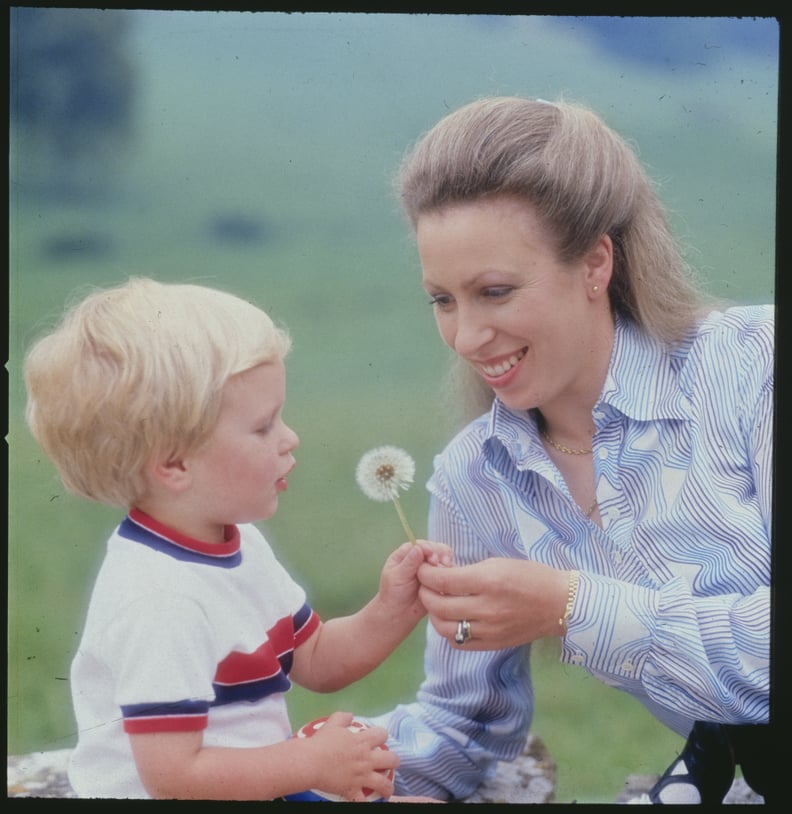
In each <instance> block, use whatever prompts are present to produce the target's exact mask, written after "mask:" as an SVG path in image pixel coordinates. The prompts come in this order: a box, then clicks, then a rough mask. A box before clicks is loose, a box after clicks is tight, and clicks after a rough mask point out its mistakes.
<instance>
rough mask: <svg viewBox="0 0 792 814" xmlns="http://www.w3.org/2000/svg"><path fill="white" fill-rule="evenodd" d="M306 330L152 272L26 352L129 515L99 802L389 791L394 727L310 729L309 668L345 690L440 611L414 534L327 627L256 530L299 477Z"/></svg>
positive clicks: (108, 593) (81, 685)
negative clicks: (297, 341) (294, 419)
mask: <svg viewBox="0 0 792 814" xmlns="http://www.w3.org/2000/svg"><path fill="white" fill-rule="evenodd" d="M289 346H290V340H289V337H288V335H287V334H286V333H285V332H284V331H283V330H281V329H279V328H277V327H276V326H275V325H274V324H273V322H272V321H271V320H270V318H269V317H268V316H267V315H266V314H265V313H264V312H263V311H261V310H259V309H258V308H256V307H254V306H253V305H251V304H250V303H248V302H245V301H243V300H241V299H239V298H237V297H234V296H232V295H230V294H227V293H224V292H222V291H218V290H213V289H210V288H205V287H201V286H195V285H166V284H161V283H158V282H155V281H153V280H148V279H132V280H130V281H129V282H128V283H127V284H125V285H122V286H120V287H118V288H115V289H108V290H100V291H97V292H95V293H92V294H91V295H89V296H88V297H87V298H86V299H85V300H83V301H82V302H81V303H79V304H78V305H76V306H75V307H73V308H72V309H71V310H70V311H69V312H68V313H67V314H66V316H65V318H64V319H63V321H62V323H61V324H60V326H59V327H58V328H57V329H56V330H55V331H54V332H53V333H51V334H49V335H48V336H45V337H44V338H43V339H40V340H39V341H38V342H37V343H36V344H35V345H34V346H33V348H32V349H31V350H30V352H29V354H28V357H27V359H26V365H25V379H26V384H27V388H28V408H27V418H28V423H29V425H30V428H31V430H32V432H33V434H34V435H35V437H36V439H37V440H38V441H39V443H40V444H41V446H42V447H43V449H44V450H45V451H46V452H47V454H48V455H49V456H50V457H51V458H52V460H53V462H54V463H55V465H56V467H57V468H58V470H59V473H60V475H61V477H62V479H63V481H64V483H65V485H66V486H67V488H69V489H70V490H71V491H73V492H74V493H76V494H78V495H82V496H84V497H87V498H91V499H93V500H97V501H100V502H104V503H108V504H111V505H115V506H118V507H120V508H122V509H123V510H124V511H125V512H127V515H126V517H125V519H124V520H123V521H122V522H121V524H120V525H119V526H118V528H116V530H115V531H114V532H113V534H112V536H111V537H110V539H109V541H108V544H107V551H106V555H105V559H104V561H103V564H102V567H101V570H100V572H99V575H98V577H97V580H96V584H95V586H94V589H93V593H92V596H91V602H90V607H89V610H88V616H87V620H86V624H85V630H84V633H83V637H82V641H81V643H80V646H79V649H78V651H77V654H76V656H75V658H74V661H73V664H72V671H71V689H72V697H73V702H74V710H75V715H76V718H77V725H78V730H79V740H78V743H77V746H76V748H75V750H74V753H73V757H72V762H71V766H70V775H69V776H70V780H71V783H72V785H73V787H74V789H75V791H76V792H77V794H78V795H79V796H81V797H112V798H131V797H157V798H192V799H223V800H231V799H254V800H265V799H277V798H282V797H285V796H287V795H289V794H295V793H299V792H302V791H303V790H306V789H311V788H319V789H322V790H324V791H327V792H331V793H335V794H338V795H341V796H343V797H344V798H345V799H348V800H351V801H359V800H363V793H362V790H363V789H364V788H368V789H372V790H373V791H375V792H378V793H379V794H381V795H382V796H389V795H390V794H391V793H392V791H393V784H392V782H391V780H389V779H388V778H387V777H386V775H385V773H384V772H383V771H382V770H388V769H392V768H394V767H395V766H396V765H397V764H398V758H397V757H396V755H395V754H394V753H393V752H391V751H388V750H387V749H382V748H380V747H381V745H382V744H384V742H385V740H386V731H385V730H384V729H381V728H371V729H367V730H365V731H363V732H361V733H353V732H352V731H349V730H348V729H347V725H348V724H349V723H350V721H351V720H352V716H351V715H349V714H348V713H340V712H339V713H334V714H333V715H331V716H330V718H329V720H328V721H327V723H326V724H325V725H324V726H323V727H322V728H321V729H320V730H319V731H318V732H317V733H316V735H314V736H313V737H311V738H302V739H298V738H291V737H290V735H291V731H292V730H291V727H290V724H289V719H288V715H287V710H286V704H285V699H284V694H285V692H286V691H287V690H288V689H289V687H290V685H291V681H295V682H297V683H298V684H300V685H302V686H304V687H307V688H309V689H311V690H316V691H319V692H331V691H334V690H337V689H339V688H341V687H344V686H346V685H348V684H350V683H352V682H354V681H356V680H357V679H359V678H361V677H362V676H364V675H366V674H367V673H369V672H370V671H371V670H372V669H374V668H375V667H376V666H377V665H378V664H380V663H381V662H382V661H383V660H384V659H385V658H386V657H387V656H388V655H389V654H390V653H391V652H392V651H393V650H394V649H395V648H396V647H397V645H398V644H399V643H400V642H401V641H402V640H403V639H404V638H405V637H406V636H407V634H408V633H409V632H410V631H411V630H412V629H413V628H414V627H415V625H416V624H417V622H418V621H419V620H420V619H421V618H422V617H423V615H424V608H423V606H422V605H421V603H420V600H419V598H418V582H417V578H416V571H417V569H418V567H419V566H420V565H421V564H422V563H423V562H424V561H427V562H429V563H431V564H435V565H436V564H445V563H448V562H450V551H449V549H448V548H447V547H445V546H441V545H438V544H433V543H428V542H425V541H419V544H418V545H417V546H413V545H412V544H411V543H405V544H404V545H402V546H401V547H400V548H398V549H397V550H396V551H395V552H393V553H392V554H391V555H390V557H389V558H388V559H387V561H386V563H385V565H384V568H383V570H382V574H381V577H380V584H379V591H378V593H377V594H376V595H375V596H374V598H373V599H372V600H371V601H370V602H369V603H368V604H367V605H366V606H365V607H364V608H362V609H361V610H360V611H358V612H357V613H355V614H353V615H351V616H347V617H344V618H339V619H333V620H329V621H326V622H324V623H322V622H321V621H320V619H319V618H318V616H317V614H316V612H315V611H314V610H312V609H311V607H310V605H309V604H308V603H307V602H306V597H305V593H304V591H303V590H302V589H301V588H300V587H299V586H298V585H297V584H296V583H295V582H294V581H293V580H292V579H291V578H290V576H289V575H288V573H287V572H286V571H285V570H284V568H283V567H282V566H281V565H280V564H279V562H278V560H277V559H276V558H275V556H274V555H273V552H272V550H271V549H270V546H269V545H268V543H267V542H266V540H265V539H264V538H263V536H262V535H261V534H260V532H259V531H258V530H257V529H256V528H255V527H254V526H253V525H251V523H253V522H254V521H259V520H263V519H265V518H269V517H271V516H272V515H273V514H274V513H275V511H276V509H277V507H278V500H279V496H280V494H281V493H282V492H284V491H285V490H286V486H287V478H288V475H289V473H290V472H291V470H292V469H293V468H294V465H295V460H294V457H293V454H292V453H293V452H294V450H295V448H296V447H297V444H298V438H297V435H296V434H295V433H294V432H293V431H292V430H291V429H290V428H289V427H288V426H287V425H286V424H285V423H284V420H283V417H282V410H283V404H284V398H285V371H284V357H285V356H286V354H287V352H288V350H289Z"/></svg>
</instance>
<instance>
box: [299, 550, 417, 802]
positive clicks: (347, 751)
mask: <svg viewBox="0 0 792 814" xmlns="http://www.w3.org/2000/svg"><path fill="white" fill-rule="evenodd" d="M410 545H412V543H411V544H410ZM352 718H353V716H352V715H351V714H350V713H348V712H334V713H333V714H332V715H330V716H329V717H328V719H327V720H326V721H325V722H324V724H323V725H322V728H321V729H319V730H317V732H316V734H314V735H313V736H312V737H310V738H308V739H306V740H305V744H306V746H310V747H311V748H313V749H314V755H315V757H314V758H313V760H314V765H315V767H316V781H315V783H312V784H311V785H312V786H313V787H314V788H319V789H322V790H323V791H325V792H330V793H331V794H337V795H339V796H341V797H343V798H344V799H345V800H349V801H350V802H353V803H362V802H365V795H364V794H363V789H367V790H371V791H374V792H376V793H377V794H378V795H379V796H381V797H390V796H391V794H393V781H392V780H390V779H388V777H387V776H386V775H385V774H384V773H383V770H385V771H387V770H388V769H395V768H396V767H397V766H398V765H399V756H398V755H397V754H396V753H395V752H391V751H389V750H388V749H382V748H381V747H382V746H384V744H385V741H386V740H387V739H388V732H387V730H386V729H383V728H382V727H380V726H374V727H369V728H367V729H363V730H362V731H359V732H351V731H350V730H349V729H347V727H348V726H349V724H351V723H352Z"/></svg>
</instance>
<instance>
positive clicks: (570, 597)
mask: <svg viewBox="0 0 792 814" xmlns="http://www.w3.org/2000/svg"><path fill="white" fill-rule="evenodd" d="M579 582H580V571H575V570H572V571H570V572H569V593H568V594H567V603H566V608H565V609H564V615H563V616H562V617H561V618H560V619H559V620H558V624H559V625H560V626H561V627H562V628H564V629H565V630H566V624H567V622H568V621H569V617H570V616H572V608H573V607H574V605H575V597H576V596H577V591H578V583H579Z"/></svg>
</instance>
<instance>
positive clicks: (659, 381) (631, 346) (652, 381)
mask: <svg viewBox="0 0 792 814" xmlns="http://www.w3.org/2000/svg"><path fill="white" fill-rule="evenodd" d="M688 350H689V341H688V342H687V343H683V345H681V346H678V347H677V348H675V349H673V350H672V351H670V352H669V351H668V350H667V349H666V348H665V347H664V346H663V345H662V344H661V343H660V342H659V341H657V340H655V339H653V338H652V337H651V336H650V335H649V334H647V333H646V332H645V331H643V330H641V328H639V327H638V326H637V325H636V324H635V323H634V322H632V321H631V320H628V319H626V318H624V317H621V316H617V317H616V320H615V331H614V342H613V350H612V352H611V361H610V365H609V367H608V373H607V376H606V377H605V384H604V386H603V388H602V394H601V395H600V398H599V400H598V401H597V404H596V405H595V407H594V410H593V411H592V412H593V417H594V423H595V425H596V426H598V427H599V426H603V425H604V424H605V423H607V422H608V420H609V419H610V418H612V417H613V413H614V411H615V412H618V413H622V414H624V415H626V416H627V417H629V418H631V419H633V420H636V421H652V420H664V419H671V420H685V419H687V418H689V416H690V412H689V401H688V398H687V396H685V394H684V393H683V392H682V389H681V388H680V386H679V375H680V371H681V368H682V366H683V364H684V361H685V358H686V357H687V352H688ZM486 438H487V439H488V440H497V441H499V442H500V443H501V444H502V445H503V446H504V447H505V449H506V450H507V451H508V453H509V455H510V457H511V458H512V460H513V461H514V463H515V465H516V466H517V467H518V468H520V469H523V468H526V467H530V468H535V467H536V466H537V465H539V464H540V463H541V462H542V461H544V459H545V457H546V456H545V455H544V453H543V450H542V448H541V439H540V436H539V430H538V427H537V424H536V417H535V414H534V412H533V411H532V410H528V411H525V410H520V411H516V410H512V409H511V408H509V407H507V406H506V405H505V404H503V403H502V402H501V401H500V400H499V399H498V398H496V399H495V401H494V402H493V405H492V409H491V411H490V413H489V420H488V426H487V432H486Z"/></svg>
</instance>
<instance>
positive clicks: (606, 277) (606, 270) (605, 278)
mask: <svg viewBox="0 0 792 814" xmlns="http://www.w3.org/2000/svg"><path fill="white" fill-rule="evenodd" d="M584 262H585V264H586V287H587V289H588V290H589V291H590V292H591V293H592V294H593V295H594V296H596V295H597V294H600V293H604V292H605V291H607V288H608V283H610V279H611V275H612V274H613V241H612V240H611V239H610V236H609V235H603V236H602V237H601V238H600V239H599V240H598V241H597V242H596V243H595V244H594V245H593V246H592V247H591V248H590V249H589V250H588V251H587V252H586V255H585V257H584Z"/></svg>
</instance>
